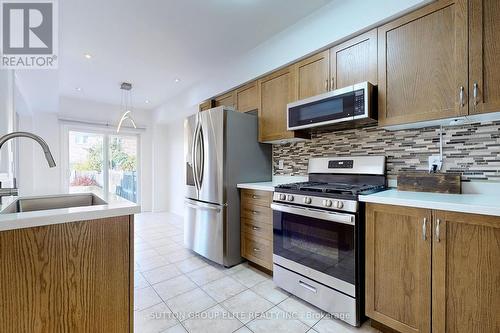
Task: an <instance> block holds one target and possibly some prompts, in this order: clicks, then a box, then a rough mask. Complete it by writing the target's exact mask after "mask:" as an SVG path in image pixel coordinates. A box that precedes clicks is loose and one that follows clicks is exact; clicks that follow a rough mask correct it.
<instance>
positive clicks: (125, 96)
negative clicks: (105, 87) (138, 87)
mask: <svg viewBox="0 0 500 333" xmlns="http://www.w3.org/2000/svg"><path fill="white" fill-rule="evenodd" d="M120 89H121V91H122V100H121V106H122V109H123V115H122V117H121V119H120V122H119V123H118V128H117V129H116V133H120V130H121V128H122V124H123V122H124V121H125V120H128V121H130V122H131V123H132V126H134V128H137V126H136V124H135V121H134V118H132V83H128V82H122V84H121V85H120Z"/></svg>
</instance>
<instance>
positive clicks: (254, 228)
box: [252, 226, 260, 230]
mask: <svg viewBox="0 0 500 333" xmlns="http://www.w3.org/2000/svg"><path fill="white" fill-rule="evenodd" d="M259 229H260V228H259V227H256V226H253V227H252V230H259Z"/></svg>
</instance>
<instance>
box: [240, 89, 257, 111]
mask: <svg viewBox="0 0 500 333" xmlns="http://www.w3.org/2000/svg"><path fill="white" fill-rule="evenodd" d="M258 108H259V89H258V87H257V82H256V81H254V82H252V83H249V84H247V85H244V86H243V87H240V88H238V90H236V109H237V110H238V111H240V112H249V111H255V110H257V109H258Z"/></svg>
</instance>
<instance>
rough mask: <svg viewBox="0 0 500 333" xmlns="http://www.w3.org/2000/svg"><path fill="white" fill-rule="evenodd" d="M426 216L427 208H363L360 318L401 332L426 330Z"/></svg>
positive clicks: (428, 302)
mask: <svg viewBox="0 0 500 333" xmlns="http://www.w3.org/2000/svg"><path fill="white" fill-rule="evenodd" d="M431 217H432V215H431V211H430V210H427V209H418V208H409V207H399V206H390V205H376V204H368V205H367V211H366V273H365V278H366V315H367V316H368V317H370V318H372V319H374V320H376V321H379V322H381V323H383V324H385V325H387V326H389V327H391V328H393V329H396V330H398V331H399V332H402V333H418V332H430V328H431V309H430V305H431V246H432V242H431ZM424 221H425V223H426V227H425V232H426V234H425V238H424V235H423V232H424V226H423V224H424Z"/></svg>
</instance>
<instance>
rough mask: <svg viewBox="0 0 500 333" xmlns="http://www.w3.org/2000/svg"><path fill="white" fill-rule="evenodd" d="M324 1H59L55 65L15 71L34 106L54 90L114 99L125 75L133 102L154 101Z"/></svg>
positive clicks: (47, 104) (47, 106)
mask: <svg viewBox="0 0 500 333" xmlns="http://www.w3.org/2000/svg"><path fill="white" fill-rule="evenodd" d="M328 2H330V0H307V1H304V0H146V1H144V0H143V1H139V0H106V1H102V0H72V1H60V2H59V8H60V15H59V16H60V25H59V26H60V28H59V29H60V43H59V47H60V51H59V61H60V62H59V70H58V71H57V73H54V71H40V70H38V71H25V72H19V73H17V77H18V79H19V80H20V81H21V83H22V84H21V85H22V89H23V93H24V95H25V97H26V98H27V99H28V104H29V105H30V106H31V108H32V109H33V110H41V111H50V110H51V109H54V108H56V106H55V105H54V104H53V103H54V101H55V100H57V98H58V97H59V96H69V97H76V98H82V99H89V100H93V101H100V102H106V103H112V104H119V103H120V98H121V93H120V90H119V84H120V82H122V81H128V82H131V83H132V84H133V86H134V87H133V90H132V92H133V103H134V106H136V107H138V108H145V109H153V108H155V107H157V106H158V105H160V104H161V103H162V102H164V101H165V100H167V99H168V98H170V97H172V96H175V95H177V94H179V93H181V92H183V91H184V90H186V89H188V88H189V87H190V86H192V85H193V84H194V83H196V82H198V81H199V80H201V79H202V78H204V77H206V76H207V75H208V74H209V73H211V72H212V73H213V69H214V68H218V67H222V66H224V65H225V64H227V63H229V62H231V61H233V60H234V59H236V58H238V57H241V56H243V55H244V54H245V53H247V52H248V51H250V50H251V49H253V48H255V47H256V46H258V45H259V44H261V43H263V42H264V41H265V40H267V39H269V38H271V37H272V36H273V35H275V34H277V33H279V32H280V31H282V30H284V29H286V28H287V27H289V26H291V25H293V24H294V23H296V22H297V21H298V20H300V19H301V18H303V17H305V16H308V15H309V14H311V13H312V12H314V11H315V10H317V9H318V8H320V7H321V6H323V5H325V4H327V3H328ZM85 53H90V54H92V56H93V57H92V59H90V60H88V59H85V57H84V54H85ZM48 72H50V73H48ZM175 78H180V80H181V81H180V82H179V83H176V82H174V79H175ZM77 87H79V88H81V89H82V91H80V92H78V91H77V90H76V88H77ZM146 99H147V100H150V101H151V103H150V104H149V105H148V104H145V100H146ZM53 111H55V110H53Z"/></svg>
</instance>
